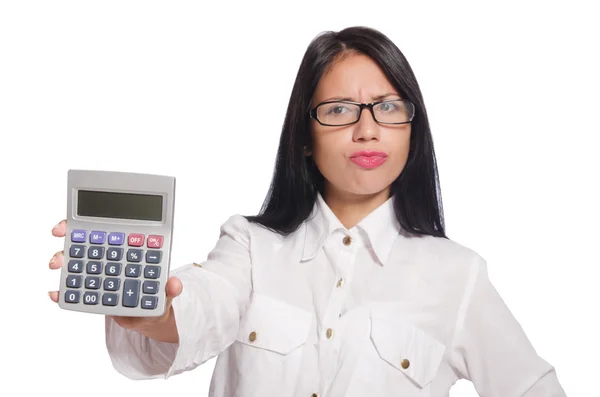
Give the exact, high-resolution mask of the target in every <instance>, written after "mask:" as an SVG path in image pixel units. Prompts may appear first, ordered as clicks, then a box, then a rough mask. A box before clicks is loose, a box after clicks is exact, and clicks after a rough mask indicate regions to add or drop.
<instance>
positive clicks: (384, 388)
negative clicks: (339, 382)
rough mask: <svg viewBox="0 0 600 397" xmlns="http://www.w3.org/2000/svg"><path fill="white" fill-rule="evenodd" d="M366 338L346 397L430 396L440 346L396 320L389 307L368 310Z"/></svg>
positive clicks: (394, 312) (441, 349)
mask: <svg viewBox="0 0 600 397" xmlns="http://www.w3.org/2000/svg"><path fill="white" fill-rule="evenodd" d="M370 339H371V345H370V346H369V348H368V349H367V350H366V352H365V353H363V354H362V355H361V356H360V357H359V359H358V361H357V365H356V369H355V371H354V376H353V377H352V379H351V381H350V385H349V389H348V393H347V396H348V397H355V396H356V397H358V396H364V395H369V396H371V397H379V396H389V395H401V396H405V397H427V396H429V395H430V384H431V381H432V380H433V379H434V378H435V376H436V374H437V372H438V368H439V367H440V364H441V362H442V359H443V356H444V353H445V351H446V346H445V345H444V344H443V343H441V342H440V341H438V340H437V339H435V338H434V337H433V336H432V335H429V334H427V333H426V332H424V331H423V330H422V329H420V328H418V327H416V326H414V325H412V324H410V323H408V322H405V321H403V320H401V319H399V315H398V311H397V310H393V309H390V308H374V309H371V312H370ZM365 393H366V394H365Z"/></svg>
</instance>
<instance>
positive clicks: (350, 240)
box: [343, 236, 352, 245]
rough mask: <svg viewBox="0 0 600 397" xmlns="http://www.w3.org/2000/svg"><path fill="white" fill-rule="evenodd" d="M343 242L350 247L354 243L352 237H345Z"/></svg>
mask: <svg viewBox="0 0 600 397" xmlns="http://www.w3.org/2000/svg"><path fill="white" fill-rule="evenodd" d="M343 242H344V245H350V244H351V243H352V237H350V236H346V237H344V240H343Z"/></svg>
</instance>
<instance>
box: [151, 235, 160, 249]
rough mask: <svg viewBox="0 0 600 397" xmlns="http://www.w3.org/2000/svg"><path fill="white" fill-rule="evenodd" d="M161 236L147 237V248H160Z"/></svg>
mask: <svg viewBox="0 0 600 397" xmlns="http://www.w3.org/2000/svg"><path fill="white" fill-rule="evenodd" d="M162 245H163V236H148V248H161V247H162Z"/></svg>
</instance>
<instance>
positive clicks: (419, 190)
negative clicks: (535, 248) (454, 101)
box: [51, 27, 565, 397]
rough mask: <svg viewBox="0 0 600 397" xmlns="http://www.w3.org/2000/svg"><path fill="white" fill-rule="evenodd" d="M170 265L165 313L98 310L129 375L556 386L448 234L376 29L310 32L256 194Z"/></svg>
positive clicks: (415, 118) (419, 117)
mask: <svg viewBox="0 0 600 397" xmlns="http://www.w3.org/2000/svg"><path fill="white" fill-rule="evenodd" d="M64 233H65V224H64V221H63V222H61V223H60V224H59V225H58V226H57V227H56V228H55V229H54V231H53V234H54V235H56V236H64ZM61 265H62V255H61V254H60V253H59V254H57V255H56V256H55V257H54V258H53V260H52V264H51V267H52V268H60V266H61ZM172 273H173V274H172V277H171V279H170V280H169V282H168V285H167V295H168V297H169V303H170V304H169V310H167V312H166V314H165V316H164V317H162V318H160V319H148V318H141V319H140V318H113V317H107V318H106V343H107V348H108V352H109V353H110V357H111V359H112V362H113V364H114V367H115V368H116V370H117V371H119V372H120V373H122V374H123V375H125V376H127V377H129V378H131V379H151V378H157V377H170V376H172V375H175V374H178V373H181V372H183V371H189V370H191V369H193V368H195V367H197V366H198V365H201V364H203V363H205V362H206V361H207V360H209V359H211V358H213V357H215V356H218V358H217V362H216V367H215V372H214V375H213V379H212V383H211V387H210V395H211V396H214V397H226V396H227V397H229V396H244V397H252V396H261V397H266V396H277V397H280V396H294V397H310V396H322V397H325V396H332V397H338V396H349V397H353V396H357V397H358V396H360V397H364V396H371V397H383V396H386V397H387V396H391V395H397V396H404V397H417V396H418V397H425V396H428V397H443V396H447V395H448V391H449V389H450V388H451V386H452V385H453V384H454V383H455V382H456V381H457V380H459V379H461V378H463V379H469V380H471V381H472V382H473V384H474V386H475V389H476V390H477V392H478V393H479V394H480V395H481V396H486V397H509V396H514V397H516V396H526V397H559V396H565V393H564V391H563V389H562V387H561V386H560V384H559V382H558V379H557V376H556V374H555V371H554V368H553V366H552V365H550V364H549V363H548V362H546V361H545V360H544V359H542V358H541V357H539V356H538V354H536V351H535V350H534V348H533V347H532V345H531V344H530V342H529V340H528V338H527V337H526V335H525V334H524V332H523V330H522V328H521V327H520V325H519V323H518V322H517V321H516V320H515V318H514V317H513V316H512V315H511V312H510V311H509V309H508V308H507V307H506V305H505V304H504V302H503V300H502V299H501V297H500V296H499V295H498V293H497V292H496V290H495V289H494V287H493V285H492V284H491V282H490V280H489V278H488V274H487V268H486V262H485V260H484V259H483V258H482V257H481V256H479V255H478V254H477V253H476V252H474V251H473V250H471V249H469V248H467V247H464V246H461V245H459V244H458V243H455V242H453V241H451V240H450V239H448V238H447V237H446V235H445V231H444V223H443V214H442V205H441V199H440V195H439V191H438V181H437V169H436V162H435V154H434V149H433V144H432V139H431V134H430V130H429V124H428V120H427V113H426V110H425V105H424V103H423V98H422V96H421V92H420V90H419V86H418V84H417V81H416V79H415V76H414V75H413V72H412V70H411V67H410V66H409V63H408V62H407V60H406V59H405V57H404V56H403V54H402V53H401V51H400V50H399V49H398V48H397V47H396V46H395V45H394V44H393V43H392V42H391V41H390V40H389V39H388V38H387V37H386V36H384V35H383V34H381V33H380V32H377V31H375V30H372V29H367V28H360V27H354V28H348V29H345V30H343V31H340V32H328V33H325V34H321V35H319V36H318V37H316V38H315V39H314V41H313V42H312V43H311V44H310V46H309V47H308V49H307V51H306V54H305V56H304V59H303V60H302V63H301V65H300V69H299V71H298V75H297V78H296V82H295V84H294V88H293V91H292V95H291V99H290V102H289V106H288V110H287V115H286V118H285V123H284V126H283V132H282V135H281V141H280V145H279V151H278V155H277V164H276V168H275V173H274V176H273V182H272V185H271V189H270V191H269V194H268V196H267V199H266V201H265V205H264V208H263V209H262V211H261V212H260V214H259V215H258V216H246V217H244V216H240V215H236V216H233V217H231V218H230V219H229V220H228V221H227V222H225V223H224V224H223V226H222V228H221V237H220V238H219V240H218V242H217V244H216V246H215V248H214V249H213V250H212V251H211V252H210V254H209V256H208V258H207V260H206V261H205V262H203V263H201V264H190V265H188V266H184V267H180V268H178V269H175V270H174V271H173V272H172ZM51 298H52V299H53V300H55V301H56V299H57V293H56V292H53V293H51Z"/></svg>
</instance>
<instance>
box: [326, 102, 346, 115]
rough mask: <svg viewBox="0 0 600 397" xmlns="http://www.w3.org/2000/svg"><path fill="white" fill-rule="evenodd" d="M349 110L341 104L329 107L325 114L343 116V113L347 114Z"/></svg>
mask: <svg viewBox="0 0 600 397" xmlns="http://www.w3.org/2000/svg"><path fill="white" fill-rule="evenodd" d="M349 111H350V109H348V107H347V106H344V105H341V104H332V105H331V106H329V107H328V108H327V114H334V115H337V114H343V113H347V112H349Z"/></svg>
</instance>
